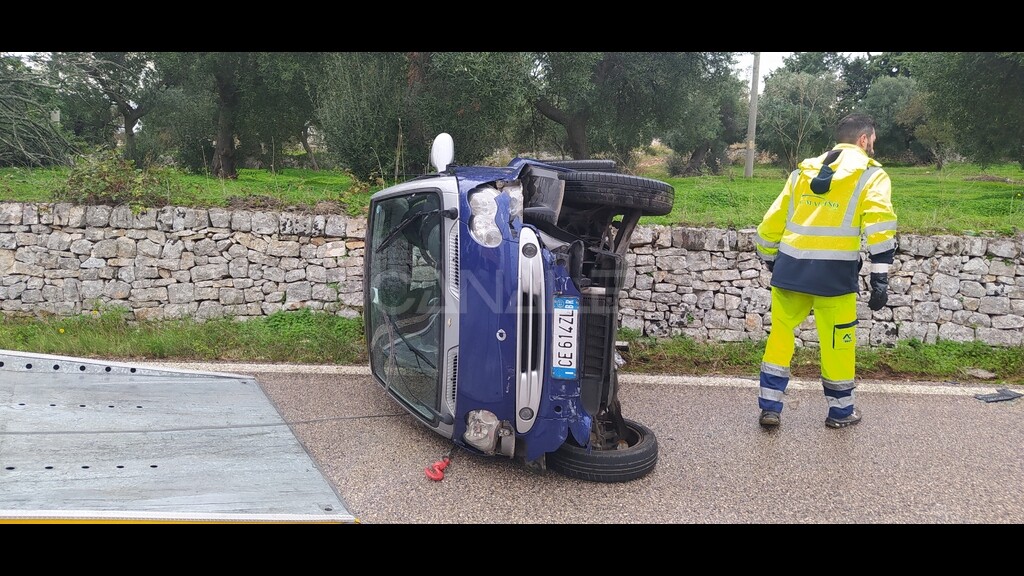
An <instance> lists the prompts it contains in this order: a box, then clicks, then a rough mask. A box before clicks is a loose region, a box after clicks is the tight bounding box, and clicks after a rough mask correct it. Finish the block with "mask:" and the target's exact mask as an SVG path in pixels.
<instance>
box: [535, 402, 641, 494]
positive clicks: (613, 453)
mask: <svg viewBox="0 0 1024 576" xmlns="http://www.w3.org/2000/svg"><path fill="white" fill-rule="evenodd" d="M625 422H626V436H627V438H626V440H627V444H628V447H627V448H623V449H620V450H591V451H590V453H589V454H588V453H587V449H586V448H581V447H580V446H578V445H577V444H576V443H575V442H574V441H572V440H571V439H570V440H566V442H565V443H564V444H562V446H561V447H559V448H558V450H556V451H554V452H549V453H548V455H547V457H546V461H547V467H548V468H550V469H552V470H555V471H556V472H559V473H561V474H564V475H566V476H569V477H570V478H576V479H579V480H587V481H589V482H604V483H612V482H628V481H630V480H636V479H637V478H642V477H643V476H646V475H647V474H648V473H649V472H650V471H651V470H654V466H655V465H656V464H657V463H658V439H657V438H656V437H655V436H654V431H652V430H651V429H650V428H648V427H647V426H644V425H643V424H641V423H639V422H634V421H633V420H629V419H628V418H627V419H626V420H625Z"/></svg>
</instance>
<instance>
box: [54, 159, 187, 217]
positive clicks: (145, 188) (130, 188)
mask: <svg viewBox="0 0 1024 576" xmlns="http://www.w3.org/2000/svg"><path fill="white" fill-rule="evenodd" d="M53 197H54V200H55V201H57V202H71V203H74V204H82V205H87V206H89V205H98V204H103V205H109V206H121V205H128V206H131V207H132V208H133V209H135V208H143V207H161V206H166V205H167V204H168V201H169V198H170V195H169V194H168V193H167V190H166V188H165V186H164V185H163V184H162V183H161V179H160V178H158V177H157V172H155V171H145V170H139V169H137V168H135V163H134V162H132V161H131V160H125V159H124V158H122V157H121V156H120V154H119V153H118V152H117V151H116V150H100V151H97V152H94V153H92V154H88V155H84V156H79V157H78V158H77V159H76V160H75V164H74V166H73V167H72V168H71V172H70V174H69V175H68V179H67V182H65V183H64V185H63V186H61V187H60V188H58V189H57V190H55V191H54V193H53Z"/></svg>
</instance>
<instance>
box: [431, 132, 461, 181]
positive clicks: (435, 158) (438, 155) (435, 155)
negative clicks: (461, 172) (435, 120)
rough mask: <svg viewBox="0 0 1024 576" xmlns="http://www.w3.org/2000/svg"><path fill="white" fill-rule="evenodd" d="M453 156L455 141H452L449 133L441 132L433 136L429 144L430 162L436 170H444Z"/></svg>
mask: <svg viewBox="0 0 1024 576" xmlns="http://www.w3.org/2000/svg"><path fill="white" fill-rule="evenodd" d="M454 158H455V142H453V141H452V136H451V134H449V133H447V132H441V133H440V134H438V135H437V136H436V137H435V138H434V143H433V144H431V145H430V163H431V164H433V165H434V168H435V169H437V171H438V172H444V171H445V170H447V169H448V165H449V164H451V163H452V160H453V159H454Z"/></svg>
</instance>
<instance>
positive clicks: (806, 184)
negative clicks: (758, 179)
mask: <svg viewBox="0 0 1024 576" xmlns="http://www.w3.org/2000/svg"><path fill="white" fill-rule="evenodd" d="M891 195H892V185H891V182H890V181H889V175H888V174H886V173H885V171H884V170H882V165H881V164H880V163H878V162H877V161H876V160H874V159H873V158H869V157H868V155H867V153H865V152H864V150H862V149H861V148H860V147H859V146H856V145H854V144H837V145H836V146H835V148H833V149H832V150H830V151H829V152H826V153H825V154H822V155H821V156H818V157H816V158H807V159H805V160H804V161H803V162H801V163H800V164H799V166H798V167H797V169H796V170H794V171H793V173H792V174H790V177H789V178H788V179H787V180H786V184H785V186H783V188H782V192H781V193H780V194H779V196H778V197H777V198H776V199H775V202H773V203H772V205H771V207H770V208H768V211H767V212H766V213H765V215H764V218H763V219H762V220H761V223H760V224H759V225H758V227H757V235H756V236H755V238H754V241H755V247H756V249H757V254H758V256H759V257H760V258H761V259H762V260H764V261H766V262H773V263H774V264H773V271H772V281H771V285H772V286H776V287H779V288H785V289H787V290H794V291H797V292H804V293H808V294H817V295H819V296H839V295H841V294H849V293H851V292H857V291H858V284H857V279H858V275H859V274H860V267H861V250H862V249H863V248H865V247H866V249H867V252H868V255H869V258H870V260H871V264H872V265H871V271H872V272H885V273H888V271H889V264H892V260H893V255H894V254H895V251H896V247H897V244H896V213H895V211H894V210H893V207H892V199H891ZM862 242H863V244H862Z"/></svg>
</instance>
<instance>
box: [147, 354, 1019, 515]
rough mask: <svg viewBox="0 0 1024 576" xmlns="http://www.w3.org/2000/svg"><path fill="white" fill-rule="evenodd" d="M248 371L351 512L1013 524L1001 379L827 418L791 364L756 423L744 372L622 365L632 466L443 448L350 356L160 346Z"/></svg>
mask: <svg viewBox="0 0 1024 576" xmlns="http://www.w3.org/2000/svg"><path fill="white" fill-rule="evenodd" d="M153 365H154V366H165V367H171V368H182V369H189V370H204V371H218V372H230V373H235V374H246V375H252V376H255V377H256V379H257V381H258V382H259V383H260V385H261V387H262V388H263V390H264V392H265V393H266V394H267V396H268V397H269V399H270V400H271V401H272V402H273V403H274V404H275V406H276V407H277V409H278V411H279V412H280V414H281V416H282V417H283V418H284V419H285V420H286V421H287V422H289V423H290V425H291V427H292V430H293V432H294V434H295V435H296V437H297V438H298V439H299V440H300V442H301V443H302V445H303V446H304V447H305V448H306V450H307V451H308V453H309V454H310V456H311V457H312V458H313V460H314V461H315V462H316V463H317V464H318V465H319V466H320V467H321V471H322V473H323V474H324V476H325V477H326V478H327V479H328V480H329V481H330V482H331V483H332V484H333V485H334V486H335V487H336V489H337V491H338V493H339V495H340V496H341V498H342V499H343V501H344V502H345V503H346V504H347V507H348V510H349V512H350V513H351V514H352V515H353V516H355V517H356V518H357V519H358V521H359V523H361V524H399V523H400V524H461V523H481V524H528V523H537V524H541V523H543V524H556V523H557V524H602V523H605V524H607V523H622V524H769V523H779V524H976V523H981V524H1020V523H1024V498H1022V497H1021V487H1022V486H1024V427H1022V426H1021V423H1022V416H1024V397H1022V398H1018V399H1014V400H1008V401H1002V402H984V401H982V400H979V399H976V398H975V397H974V395H975V394H987V393H992V392H995V391H996V389H997V388H999V387H1000V386H997V385H992V386H986V385H978V384H975V385H970V386H967V385H962V384H954V383H935V384H923V383H910V382H908V383H879V382H861V383H860V384H859V387H858V388H857V392H856V394H857V405H858V406H859V408H860V409H861V411H862V412H863V414H864V420H863V421H862V422H861V423H860V424H859V425H857V426H853V427H850V428H845V429H840V430H834V429H830V428H827V427H826V426H825V424H824V419H825V413H826V405H825V399H824V397H823V395H822V393H821V388H820V385H819V384H818V383H817V382H814V381H801V380H797V381H794V382H793V383H792V384H791V385H790V389H789V391H788V393H787V402H786V409H785V411H784V412H783V421H782V425H781V426H780V427H779V428H778V429H776V430H772V431H766V430H763V429H762V428H761V427H760V426H759V425H758V424H757V415H758V413H759V410H758V408H757V389H756V381H754V380H752V379H743V378H723V377H678V376H666V377H650V376H638V375H630V374H624V375H622V376H620V382H621V388H620V399H621V401H622V404H623V411H624V413H625V415H626V417H627V418H630V419H633V420H637V421H639V422H642V423H644V424H646V425H647V426H649V427H650V428H651V429H652V430H654V432H655V435H656V436H657V438H658V443H659V459H658V464H657V467H656V468H655V469H654V471H653V472H651V473H650V474H648V475H647V476H645V477H643V478H640V479H638V480H634V481H632V482H626V483H618V484H602V483H590V482H583V481H579V480H575V479H571V478H567V477H564V476H561V475H559V474H557V473H555V472H551V471H549V472H546V473H543V474H537V473H533V472H530V471H528V470H526V469H524V468H523V467H521V466H519V465H518V464H516V463H515V462H514V461H512V460H509V459H507V458H504V457H482V456H476V455H473V454H471V453H469V452H466V451H462V450H458V451H455V452H454V453H453V455H452V459H451V463H450V465H449V466H448V467H447V469H445V470H444V478H443V479H442V480H439V481H435V480H431V479H429V478H428V477H427V475H426V468H427V467H428V466H431V465H433V464H434V463H436V462H438V461H439V460H440V459H441V458H442V457H444V456H445V455H447V454H449V452H451V450H452V447H453V444H452V443H450V442H449V441H447V440H445V439H444V438H441V437H440V436H438V435H436V434H435V433H434V432H432V431H430V430H429V429H427V428H426V427H425V426H423V425H422V424H420V423H419V422H418V421H416V420H414V419H413V418H412V417H411V416H409V415H407V414H405V413H404V412H403V411H402V410H401V409H400V408H399V407H398V406H397V405H396V404H394V403H392V402H391V401H390V400H389V399H388V398H387V397H386V396H385V394H384V392H383V391H382V390H381V389H380V388H379V387H378V386H377V385H376V384H374V383H373V381H372V380H371V378H370V377H369V374H368V371H367V370H366V369H365V368H362V367H336V366H292V365H248V364H175V363H163V364H153Z"/></svg>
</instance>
